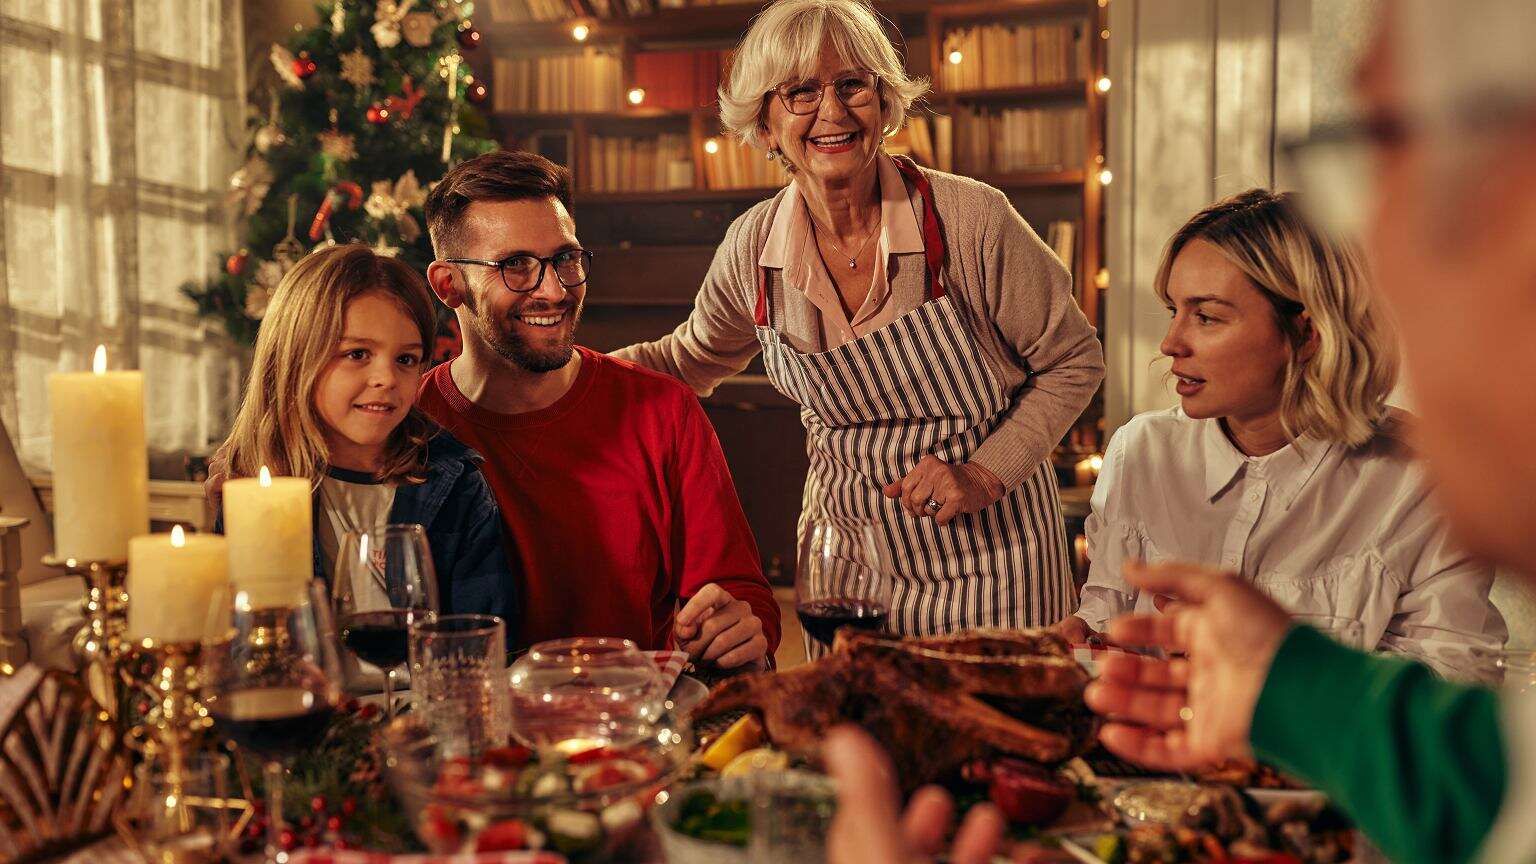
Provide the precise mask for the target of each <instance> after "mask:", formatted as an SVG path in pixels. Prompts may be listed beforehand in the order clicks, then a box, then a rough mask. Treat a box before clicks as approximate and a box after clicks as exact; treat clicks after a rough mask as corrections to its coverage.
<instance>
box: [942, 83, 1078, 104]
mask: <svg viewBox="0 0 1536 864" xmlns="http://www.w3.org/2000/svg"><path fill="white" fill-rule="evenodd" d="M1087 96H1088V84H1087V82H1085V81H1068V82H1065V83H1062V84H1026V85H1021V86H1018V87H991V88H988V89H985V90H935V91H934V101H936V102H1031V101H1047V100H1050V101H1058V100H1062V99H1085V98H1087Z"/></svg>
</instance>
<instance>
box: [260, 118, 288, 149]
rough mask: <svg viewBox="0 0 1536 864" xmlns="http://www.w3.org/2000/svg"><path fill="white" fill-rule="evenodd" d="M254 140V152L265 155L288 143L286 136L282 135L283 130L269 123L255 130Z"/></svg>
mask: <svg viewBox="0 0 1536 864" xmlns="http://www.w3.org/2000/svg"><path fill="white" fill-rule="evenodd" d="M254 140H255V143H256V152H257V153H262V154H266V153H270V152H272V151H273V150H274V149H276V148H278V147H281V146H283V145H284V144H286V143H288V136H287V135H284V134H283V130H281V129H279V128H277V127H276V126H274V125H272V124H270V123H269V124H267V125H266V126H263V127H261V128H260V129H257V130H256V135H255V136H254Z"/></svg>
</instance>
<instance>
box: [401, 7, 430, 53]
mask: <svg viewBox="0 0 1536 864" xmlns="http://www.w3.org/2000/svg"><path fill="white" fill-rule="evenodd" d="M400 27H401V29H402V30H403V31H404V32H405V41H406V44H408V45H410V46H411V47H412V48H425V47H427V46H428V45H431V44H432V31H433V30H436V29H437V16H436V15H434V14H432V13H431V12H411V13H409V14H407V15H406V16H405V17H404V18H403V19H402V20H401V22H400Z"/></svg>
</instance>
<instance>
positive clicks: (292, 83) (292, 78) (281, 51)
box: [269, 43, 304, 90]
mask: <svg viewBox="0 0 1536 864" xmlns="http://www.w3.org/2000/svg"><path fill="white" fill-rule="evenodd" d="M269 56H270V58H271V60H272V68H273V69H276V70H277V76H278V77H279V78H281V79H283V83H284V84H287V85H288V86H289V87H292V88H293V89H295V90H300V89H303V87H304V79H302V78H300V77H299V75H298V73H297V72H295V71H294V65H295V64H297V63H298V62H299V61H298V58H296V57H294V56H293V52H292V51H289V50H288V49H287V48H284V47H283V46H281V45H278V44H276V43H273V45H272V52H271V54H270V55H269Z"/></svg>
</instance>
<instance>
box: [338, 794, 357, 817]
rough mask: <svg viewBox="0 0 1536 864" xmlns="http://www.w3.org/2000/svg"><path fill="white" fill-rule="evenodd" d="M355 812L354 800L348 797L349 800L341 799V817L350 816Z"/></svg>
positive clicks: (355, 800) (355, 801) (355, 802)
mask: <svg viewBox="0 0 1536 864" xmlns="http://www.w3.org/2000/svg"><path fill="white" fill-rule="evenodd" d="M356 812H357V799H356V798H350V797H349V798H343V799H341V815H343V816H351V815H352V814H353V813H356Z"/></svg>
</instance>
